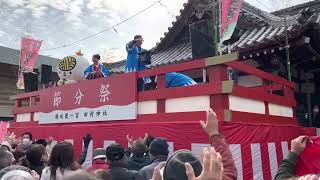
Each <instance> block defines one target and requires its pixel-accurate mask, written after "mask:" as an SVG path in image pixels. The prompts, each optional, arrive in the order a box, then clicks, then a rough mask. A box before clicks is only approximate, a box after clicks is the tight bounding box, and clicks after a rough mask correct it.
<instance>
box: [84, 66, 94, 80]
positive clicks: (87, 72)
mask: <svg viewBox="0 0 320 180" xmlns="http://www.w3.org/2000/svg"><path fill="white" fill-rule="evenodd" d="M92 72H93V65H90V66H89V67H88V68H87V69H86V70H85V71H84V73H83V74H84V78H85V79H87V77H88V75H89V74H90V73H92Z"/></svg>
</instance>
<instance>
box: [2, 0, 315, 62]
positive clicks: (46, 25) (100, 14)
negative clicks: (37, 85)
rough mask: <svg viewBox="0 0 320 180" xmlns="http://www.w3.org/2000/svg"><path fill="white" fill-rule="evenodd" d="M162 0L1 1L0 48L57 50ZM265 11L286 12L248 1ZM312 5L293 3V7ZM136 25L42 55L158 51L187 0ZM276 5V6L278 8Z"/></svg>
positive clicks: (166, 5)
mask: <svg viewBox="0 0 320 180" xmlns="http://www.w3.org/2000/svg"><path fill="white" fill-rule="evenodd" d="M156 1H157V0H0V19H1V21H0V45H1V46H6V47H10V48H14V49H20V39H21V36H23V35H31V36H32V37H34V38H36V39H40V40H43V44H42V47H41V49H47V48H54V47H57V46H61V45H64V44H67V43H69V42H72V41H75V40H78V39H81V38H83V37H86V36H89V35H91V34H94V33H96V32H99V31H101V30H103V29H106V28H108V27H110V26H112V25H114V24H116V23H118V22H119V21H121V20H123V19H126V18H128V17H129V16H131V15H133V14H135V13H137V12H138V11H140V10H141V9H143V8H145V7H147V6H149V5H151V4H153V3H154V2H156ZM246 1H247V2H248V3H250V4H252V5H254V6H256V7H258V8H260V9H263V10H265V11H268V12H270V11H274V10H278V9H281V8H282V7H283V3H280V5H279V1H282V0H246ZM308 1H310V0H287V4H288V6H290V5H295V4H299V3H303V2H308ZM161 2H162V4H163V6H162V5H160V4H157V5H155V6H154V7H152V8H150V9H149V10H147V11H146V12H144V13H142V14H140V15H139V16H137V17H135V18H134V19H132V20H130V21H128V22H126V23H124V24H122V25H120V26H118V27H116V28H115V30H109V31H106V32H104V33H103V34H100V35H98V36H95V37H93V38H90V39H88V40H85V41H82V42H81V43H77V44H74V45H72V46H69V47H65V48H61V49H56V50H52V51H41V52H40V54H42V55H49V56H52V57H55V58H59V59H60V58H63V57H64V56H67V55H73V54H75V52H76V51H77V50H79V49H81V50H82V52H83V54H84V57H86V58H90V57H91V55H92V54H94V53H100V54H103V53H104V52H113V54H115V55H116V56H117V58H116V59H117V60H121V59H123V58H125V48H124V47H125V44H126V42H127V41H129V40H131V39H132V38H133V36H134V35H135V34H141V35H143V37H144V39H145V43H144V48H147V49H148V48H152V47H154V46H155V44H156V43H157V42H159V39H160V37H163V33H164V32H166V31H168V27H169V26H171V22H172V21H173V20H175V16H176V15H178V14H179V10H180V9H181V8H182V7H183V3H184V2H186V0H162V1H161ZM275 5H276V6H275Z"/></svg>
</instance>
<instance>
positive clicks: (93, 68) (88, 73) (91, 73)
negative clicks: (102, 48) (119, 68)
mask: <svg viewBox="0 0 320 180" xmlns="http://www.w3.org/2000/svg"><path fill="white" fill-rule="evenodd" d="M99 61H100V55H99V54H95V55H93V56H92V62H93V64H92V65H90V66H89V67H88V68H87V69H86V70H85V71H84V77H85V78H86V79H98V78H102V77H107V76H109V74H110V73H109V70H108V69H107V68H106V67H105V66H104V65H103V64H101V63H99Z"/></svg>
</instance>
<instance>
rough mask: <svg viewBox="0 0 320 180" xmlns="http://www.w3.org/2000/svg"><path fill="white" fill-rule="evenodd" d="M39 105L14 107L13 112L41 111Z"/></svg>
mask: <svg viewBox="0 0 320 180" xmlns="http://www.w3.org/2000/svg"><path fill="white" fill-rule="evenodd" d="M39 108H40V107H39V106H38V105H37V106H31V107H19V108H13V109H12V112H11V114H25V113H32V112H39Z"/></svg>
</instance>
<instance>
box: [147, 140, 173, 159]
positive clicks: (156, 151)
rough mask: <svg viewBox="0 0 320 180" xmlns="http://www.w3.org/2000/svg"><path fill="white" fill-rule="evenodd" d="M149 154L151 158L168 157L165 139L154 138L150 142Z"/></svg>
mask: <svg viewBox="0 0 320 180" xmlns="http://www.w3.org/2000/svg"><path fill="white" fill-rule="evenodd" d="M149 152H150V154H151V155H153V156H159V155H162V156H168V154H169V145H168V143H167V140H166V139H163V138H156V139H155V140H153V141H152V143H151V144H150V147H149Z"/></svg>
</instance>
